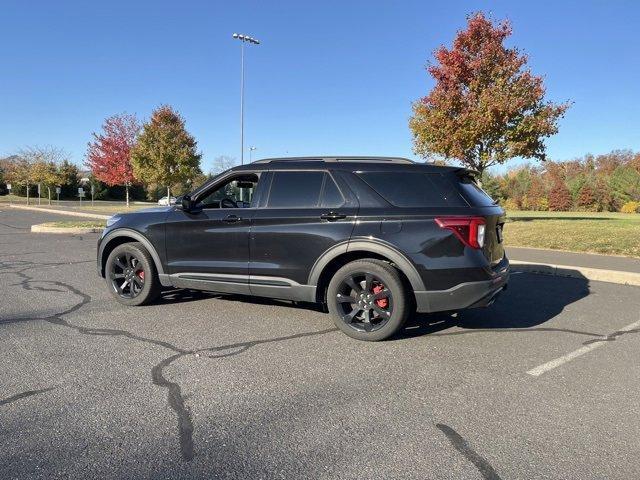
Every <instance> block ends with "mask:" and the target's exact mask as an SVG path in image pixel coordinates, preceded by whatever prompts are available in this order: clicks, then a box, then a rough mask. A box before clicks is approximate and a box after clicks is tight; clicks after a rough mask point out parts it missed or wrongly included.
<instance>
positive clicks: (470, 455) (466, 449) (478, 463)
mask: <svg viewBox="0 0 640 480" xmlns="http://www.w3.org/2000/svg"><path fill="white" fill-rule="evenodd" d="M436 427H437V428H438V429H439V430H440V431H441V432H442V433H444V434H445V435H446V437H447V439H448V440H449V442H451V445H453V448H455V449H456V450H457V451H458V452H460V453H461V454H462V455H463V456H464V458H466V459H467V460H469V461H470V462H471V463H473V464H474V465H475V467H476V468H477V469H478V472H480V475H482V478H484V479H485V480H500V476H499V475H498V473H497V472H496V471H495V469H494V468H493V467H492V466H491V464H490V463H489V462H488V461H487V459H486V458H484V457H483V456H482V455H480V454H479V453H478V452H476V451H475V450H474V449H473V448H471V445H469V442H467V441H466V440H465V439H464V438H463V437H462V436H461V435H460V434H459V433H458V432H456V431H455V430H454V429H453V428H451V427H450V426H449V425H445V424H444V423H436Z"/></svg>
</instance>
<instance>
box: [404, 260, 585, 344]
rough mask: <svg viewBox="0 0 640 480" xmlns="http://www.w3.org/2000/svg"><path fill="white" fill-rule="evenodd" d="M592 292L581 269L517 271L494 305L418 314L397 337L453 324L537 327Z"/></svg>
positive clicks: (431, 331) (472, 328) (460, 325)
mask: <svg viewBox="0 0 640 480" xmlns="http://www.w3.org/2000/svg"><path fill="white" fill-rule="evenodd" d="M589 293H590V290H589V280H587V279H586V278H584V277H583V276H582V275H580V274H578V273H577V272H576V277H559V276H552V275H543V274H534V273H519V272H514V273H512V275H511V279H510V281H509V288H508V289H507V291H505V292H504V293H503V294H502V295H500V296H499V297H498V299H497V300H496V301H495V303H494V304H493V305H491V306H489V307H486V308H475V309H469V310H461V311H459V312H457V313H456V314H453V313H432V314H417V315H415V316H414V317H413V318H412V319H410V320H409V321H408V322H407V324H406V325H405V328H404V329H403V330H402V331H401V332H400V333H399V334H398V335H397V336H396V338H398V339H401V338H410V337H416V336H420V335H428V334H432V333H436V332H440V331H442V330H446V329H449V328H451V327H460V328H464V329H468V330H478V329H525V328H531V327H536V326H538V325H541V324H544V323H546V322H548V321H549V320H551V319H552V318H554V317H555V316H557V315H558V314H559V313H560V312H562V311H563V310H564V309H565V307H567V306H568V305H570V304H572V303H574V302H577V301H579V300H580V299H582V298H584V297H586V296H587V295H589Z"/></svg>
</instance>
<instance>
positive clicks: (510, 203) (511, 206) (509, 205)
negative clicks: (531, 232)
mask: <svg viewBox="0 0 640 480" xmlns="http://www.w3.org/2000/svg"><path fill="white" fill-rule="evenodd" d="M502 206H503V207H504V209H505V210H520V205H518V202H516V201H515V200H514V199H513V198H507V199H506V200H505V201H504V202H502Z"/></svg>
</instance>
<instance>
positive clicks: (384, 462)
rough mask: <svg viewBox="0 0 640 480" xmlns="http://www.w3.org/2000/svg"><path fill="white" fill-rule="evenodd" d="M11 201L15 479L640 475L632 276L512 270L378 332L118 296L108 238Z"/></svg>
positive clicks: (255, 303) (214, 301)
mask: <svg viewBox="0 0 640 480" xmlns="http://www.w3.org/2000/svg"><path fill="white" fill-rule="evenodd" d="M0 210H1V211H0V292H1V293H0V352H2V368H1V369H0V477H1V478H107V477H109V478H141V477H144V478H171V479H174V478H241V479H249V478H251V479H253V478H354V479H356V478H358V479H362V478H376V479H378V478H420V479H424V478H464V479H473V478H485V479H498V478H502V479H515V478H519V479H534V478H580V479H587V478H594V479H595V478H609V479H613V478H619V479H632V478H640V348H639V347H640V335H639V334H638V333H639V332H640V328H639V327H638V322H639V321H640V289H639V288H637V287H630V286H623V285H614V284H607V283H598V282H588V281H587V280H580V279H575V278H560V277H551V276H543V275H533V274H515V275H513V277H512V280H511V283H510V287H509V290H508V292H507V293H506V294H505V295H503V296H502V297H501V298H500V299H499V300H498V301H497V302H496V303H495V304H494V305H493V306H491V307H490V308H487V309H480V310H473V311H467V312H463V313H461V314H459V315H458V316H457V317H452V316H444V315H432V316H426V315H425V316H420V317H417V318H416V319H414V320H413V321H412V322H411V323H410V324H409V325H408V326H407V329H406V330H405V331H404V332H403V333H402V335H401V336H400V337H398V338H396V339H393V340H390V341H386V342H381V343H364V342H358V341H355V340H352V339H350V338H348V337H346V336H345V335H343V334H341V333H339V332H338V331H336V329H335V328H334V326H333V323H332V321H331V319H330V317H329V316H328V315H325V314H323V313H321V312H320V311H318V310H316V309H313V308H310V307H308V306H295V305H292V304H290V303H287V302H277V301H268V300H256V299H250V298H242V297H224V298H223V297H219V296H216V295H212V294H200V293H194V292H179V291H175V292H167V293H166V294H165V295H164V296H163V298H162V300H161V302H160V303H159V304H157V305H152V306H147V307H139V308H127V307H124V306H122V305H119V304H118V303H116V302H115V301H114V300H113V299H112V298H111V297H110V295H109V294H108V292H107V290H106V288H105V285H104V283H103V281H102V280H101V279H99V278H97V276H96V269H95V260H94V259H95V244H96V238H97V237H96V235H84V236H79V235H73V236H72V235H68V236H67V235H46V234H32V233H30V232H29V226H30V225H31V224H33V223H41V222H45V221H51V220H54V219H62V218H63V217H60V216H55V217H54V216H48V215H45V214H41V213H36V212H26V211H10V210H8V209H7V208H4V207H2V208H0ZM575 352H580V353H577V354H576V353H575ZM554 362H555V363H554Z"/></svg>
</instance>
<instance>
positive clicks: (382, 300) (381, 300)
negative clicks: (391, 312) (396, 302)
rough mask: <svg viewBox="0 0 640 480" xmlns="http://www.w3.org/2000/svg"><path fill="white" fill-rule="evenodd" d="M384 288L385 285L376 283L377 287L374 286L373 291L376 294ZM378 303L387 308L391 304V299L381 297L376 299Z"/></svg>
mask: <svg viewBox="0 0 640 480" xmlns="http://www.w3.org/2000/svg"><path fill="white" fill-rule="evenodd" d="M383 290H384V285H382V284H380V285H376V286H375V287H373V289H372V290H371V291H372V292H373V293H374V294H376V293H380V292H381V291H383ZM376 305H378V306H379V307H380V308H387V307H388V306H389V299H388V298H379V299H377V300H376Z"/></svg>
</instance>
